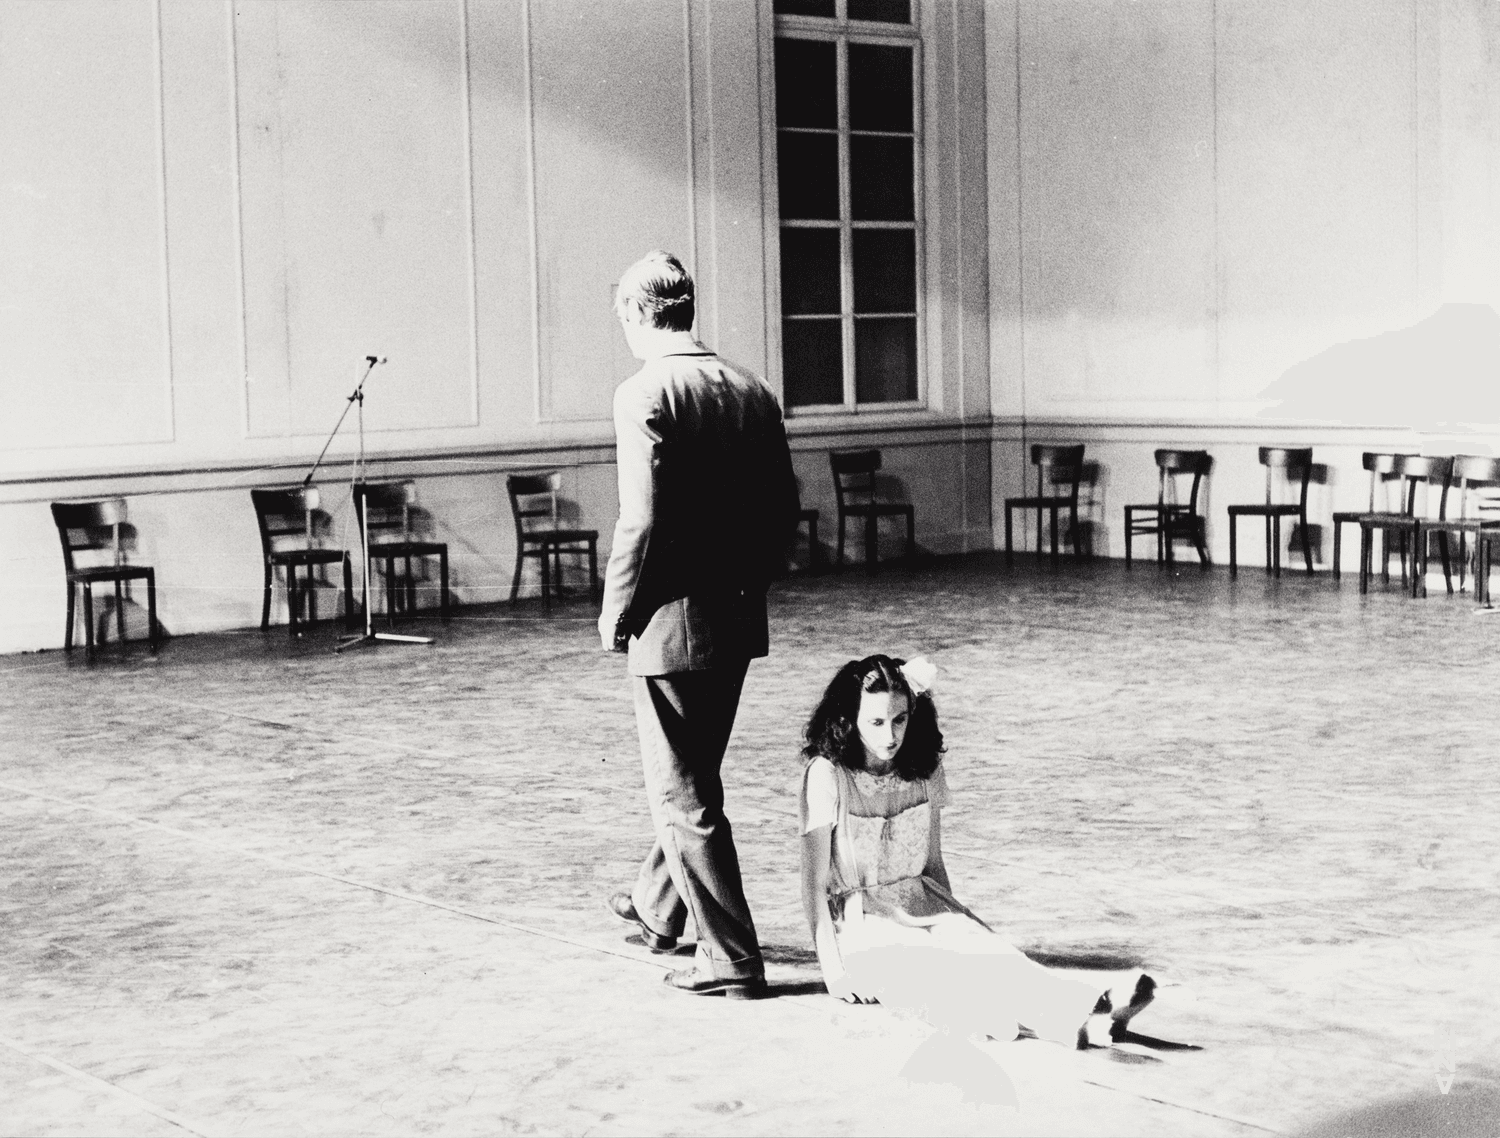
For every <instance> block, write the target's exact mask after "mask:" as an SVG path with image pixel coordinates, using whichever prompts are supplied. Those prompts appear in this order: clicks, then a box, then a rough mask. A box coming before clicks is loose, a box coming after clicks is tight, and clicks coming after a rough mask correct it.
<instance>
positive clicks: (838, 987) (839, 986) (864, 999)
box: [823, 976, 880, 1004]
mask: <svg viewBox="0 0 1500 1138" xmlns="http://www.w3.org/2000/svg"><path fill="white" fill-rule="evenodd" d="M823 983H824V985H825V986H826V987H827V988H828V994H829V995H830V996H837V997H838V998H839V999H841V1000H843V1001H844V1003H846V1004H877V1003H879V1002H880V1001H879V1000H877V999H876V998H875V997H874V996H861V995H860V994H859V993H858V992H856V991H855V990H854V986H853V985H852V984H850V983H849V977H848V976H841V977H839V978H838V979H837V980H824V981H823Z"/></svg>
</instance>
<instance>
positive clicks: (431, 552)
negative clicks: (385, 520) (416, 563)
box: [370, 541, 448, 557]
mask: <svg viewBox="0 0 1500 1138" xmlns="http://www.w3.org/2000/svg"><path fill="white" fill-rule="evenodd" d="M447 552H448V545H447V543H446V542H442V541H377V542H375V543H373V544H372V545H371V546H370V556H371V557H428V556H432V557H436V556H438V555H439V554H443V553H447Z"/></svg>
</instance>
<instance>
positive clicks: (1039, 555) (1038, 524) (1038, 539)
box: [1036, 507, 1046, 561]
mask: <svg viewBox="0 0 1500 1138" xmlns="http://www.w3.org/2000/svg"><path fill="white" fill-rule="evenodd" d="M1045 556H1046V554H1045V553H1044V552H1043V551H1042V511H1041V508H1040V507H1038V508H1037V512H1036V559H1037V560H1038V561H1040V560H1041V559H1042V558H1043V557H1045Z"/></svg>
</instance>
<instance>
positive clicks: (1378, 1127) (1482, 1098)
mask: <svg viewBox="0 0 1500 1138" xmlns="http://www.w3.org/2000/svg"><path fill="white" fill-rule="evenodd" d="M1449 1086H1450V1088H1451V1089H1450V1091H1449V1093H1448V1094H1443V1093H1442V1092H1441V1091H1440V1090H1439V1088H1438V1086H1437V1085H1436V1083H1435V1082H1434V1083H1431V1084H1429V1085H1428V1087H1427V1089H1426V1090H1425V1091H1418V1092H1417V1093H1416V1094H1412V1095H1407V1096H1406V1097H1405V1098H1399V1099H1389V1100H1387V1101H1385V1102H1380V1103H1376V1104H1375V1105H1373V1106H1366V1107H1361V1108H1360V1109H1358V1110H1353V1111H1349V1112H1347V1113H1345V1114H1340V1115H1337V1116H1335V1117H1333V1118H1329V1119H1325V1120H1324V1121H1322V1122H1319V1123H1317V1124H1316V1125H1315V1126H1312V1127H1310V1128H1308V1129H1306V1130H1300V1131H1298V1132H1297V1133H1298V1136H1299V1138H1343V1136H1344V1135H1352V1134H1357V1135H1359V1136H1360V1138H1386V1136H1389V1138H1408V1136H1410V1135H1429V1134H1431V1135H1437V1134H1441V1135H1444V1138H1494V1135H1495V1134H1496V1133H1497V1126H1500V1123H1497V1121H1496V1120H1497V1119H1500V1086H1497V1085H1496V1084H1495V1083H1494V1082H1488V1081H1487V1082H1466V1081H1455V1082H1453V1083H1450V1084H1449Z"/></svg>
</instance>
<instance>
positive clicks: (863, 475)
mask: <svg viewBox="0 0 1500 1138" xmlns="http://www.w3.org/2000/svg"><path fill="white" fill-rule="evenodd" d="M828 465H829V466H830V467H831V468H832V469H833V489H834V492H835V493H836V494H837V495H838V499H839V509H841V510H842V509H843V508H844V498H845V495H858V496H863V498H864V499H865V500H867V501H872V502H873V501H874V500H875V472H876V471H877V470H879V469H880V452H879V451H878V450H831V451H829V452H828Z"/></svg>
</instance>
